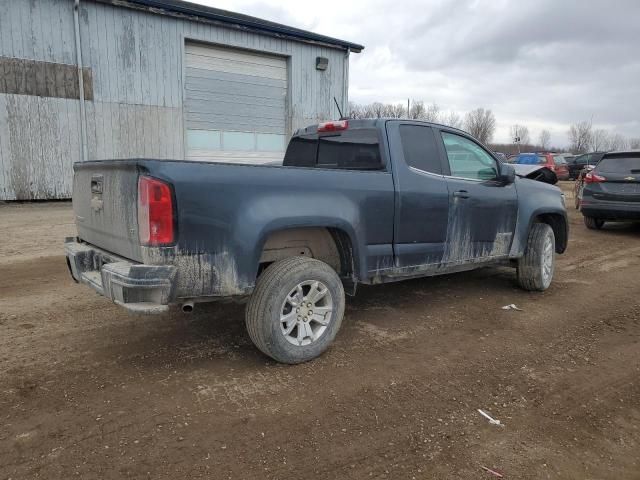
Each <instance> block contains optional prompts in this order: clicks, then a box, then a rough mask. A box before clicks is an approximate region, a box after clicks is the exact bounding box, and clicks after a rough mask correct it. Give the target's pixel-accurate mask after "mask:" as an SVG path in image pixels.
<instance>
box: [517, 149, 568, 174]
mask: <svg viewBox="0 0 640 480" xmlns="http://www.w3.org/2000/svg"><path fill="white" fill-rule="evenodd" d="M514 163H517V164H519V165H543V166H545V167H547V168H548V169H549V170H551V171H552V172H554V173H555V174H556V176H557V177H558V180H568V179H569V169H568V168H567V162H566V161H565V159H564V157H563V156H562V155H561V154H558V153H520V154H519V155H518V157H517V159H516V161H515V162H514Z"/></svg>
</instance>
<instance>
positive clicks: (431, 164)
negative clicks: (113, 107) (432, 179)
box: [400, 125, 442, 175]
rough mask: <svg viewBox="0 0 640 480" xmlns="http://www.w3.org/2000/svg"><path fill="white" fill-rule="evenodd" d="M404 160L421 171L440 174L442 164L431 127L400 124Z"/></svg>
mask: <svg viewBox="0 0 640 480" xmlns="http://www.w3.org/2000/svg"><path fill="white" fill-rule="evenodd" d="M400 139H401V141H402V150H403V152H404V160H405V162H406V163H407V165H408V166H410V167H413V168H417V169H418V170H422V171H423V172H429V173H436V174H438V175H442V164H441V163H440V156H439V155H438V148H437V147H436V137H435V135H434V134H433V129H432V128H431V127H423V126H419V125H400Z"/></svg>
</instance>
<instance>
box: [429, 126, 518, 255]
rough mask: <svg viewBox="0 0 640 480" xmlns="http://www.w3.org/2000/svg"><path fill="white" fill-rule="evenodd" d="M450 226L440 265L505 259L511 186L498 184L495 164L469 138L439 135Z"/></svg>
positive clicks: (512, 211) (513, 202)
mask: <svg viewBox="0 0 640 480" xmlns="http://www.w3.org/2000/svg"><path fill="white" fill-rule="evenodd" d="M438 136H439V137H440V142H439V143H440V148H441V149H442V151H443V156H444V158H446V160H447V165H446V169H447V170H446V172H445V174H446V182H447V185H448V190H449V225H448V232H447V239H446V247H445V251H444V263H448V264H456V263H466V262H469V261H471V260H479V259H490V258H494V257H502V256H506V255H508V253H509V249H510V247H511V241H512V239H513V233H514V230H515V225H516V219H517V214H518V196H517V192H516V187H515V184H513V183H512V184H509V185H505V184H504V183H502V182H498V181H497V177H498V172H499V166H498V162H497V160H496V159H495V158H494V157H493V156H492V155H491V154H490V153H489V152H487V151H486V150H485V149H484V148H483V147H482V146H481V145H480V144H479V143H477V142H476V141H474V140H473V139H472V138H471V137H467V136H465V135H462V134H460V133H458V132H453V131H446V130H441V131H440V134H439V135H438Z"/></svg>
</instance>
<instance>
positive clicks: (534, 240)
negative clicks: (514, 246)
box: [516, 223, 556, 292]
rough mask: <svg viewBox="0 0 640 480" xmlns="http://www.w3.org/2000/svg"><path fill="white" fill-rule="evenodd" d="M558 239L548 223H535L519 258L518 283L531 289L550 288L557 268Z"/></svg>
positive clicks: (524, 287)
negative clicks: (522, 254)
mask: <svg viewBox="0 0 640 480" xmlns="http://www.w3.org/2000/svg"><path fill="white" fill-rule="evenodd" d="M555 251H556V239H555V235H554V234H553V229H552V228H551V227H550V226H549V225H547V224H546V223H534V224H533V225H532V227H531V230H529V237H528V238H527V247H526V249H525V252H524V256H523V257H522V258H520V259H519V260H518V265H517V267H516V275H517V278H518V285H520V287H521V288H523V289H525V290H529V291H538V292H542V291H544V290H546V289H547V288H549V285H551V280H553V272H554V269H555Z"/></svg>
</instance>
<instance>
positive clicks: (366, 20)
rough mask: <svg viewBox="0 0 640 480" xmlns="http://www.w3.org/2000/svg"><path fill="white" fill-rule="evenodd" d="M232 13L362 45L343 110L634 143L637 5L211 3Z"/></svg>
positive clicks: (382, 0) (639, 71) (638, 94)
mask: <svg viewBox="0 0 640 480" xmlns="http://www.w3.org/2000/svg"><path fill="white" fill-rule="evenodd" d="M200 3H208V4H211V5H213V4H215V6H217V7H220V8H227V9H229V10H234V11H239V12H242V13H246V14H249V15H254V16H258V17H262V18H266V19H269V20H273V21H277V22H281V23H285V24H289V25H292V26H296V27H299V28H304V29H308V30H312V31H315V32H317V33H321V34H325V35H329V36H334V37H337V38H343V39H346V40H351V41H354V42H357V43H362V44H364V45H365V47H366V48H365V50H364V52H362V53H361V54H352V56H351V68H350V88H349V92H350V93H349V94H350V99H351V100H353V101H357V102H372V101H383V102H406V99H407V98H412V99H416V100H424V101H425V102H428V103H431V102H435V103H438V104H439V105H440V106H441V107H442V108H443V109H445V110H456V111H458V112H461V113H463V112H466V111H468V110H471V109H473V108H475V107H479V106H482V107H486V108H491V109H492V110H493V111H494V113H495V115H496V118H497V120H498V132H497V135H496V140H499V141H507V140H508V136H509V134H508V130H509V128H508V127H509V125H511V124H513V123H519V124H523V125H528V126H530V130H531V133H532V137H534V138H535V137H536V136H537V134H538V131H539V130H541V129H542V128H547V129H549V130H550V131H551V132H552V142H553V143H555V144H557V145H565V144H566V143H567V139H566V131H567V129H568V126H569V124H570V123H572V122H575V121H579V120H583V119H593V122H594V124H595V125H597V126H598V127H604V128H609V129H612V130H615V131H617V132H620V133H622V134H624V135H627V136H631V137H640V115H639V114H638V112H640V81H639V80H638V79H640V54H638V48H639V47H640V28H638V26H637V20H638V18H640V2H638V1H637V0H615V1H604V0H591V1H588V2H586V1H578V0H563V1H557V0H520V1H518V0H403V1H396V2H389V1H386V0H351V1H350V2H345V1H338V0H324V1H323V2H317V3H315V4H314V3H309V2H299V1H295V0H216V1H205V0H200Z"/></svg>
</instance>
